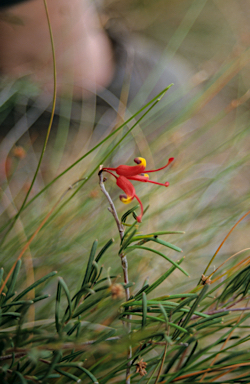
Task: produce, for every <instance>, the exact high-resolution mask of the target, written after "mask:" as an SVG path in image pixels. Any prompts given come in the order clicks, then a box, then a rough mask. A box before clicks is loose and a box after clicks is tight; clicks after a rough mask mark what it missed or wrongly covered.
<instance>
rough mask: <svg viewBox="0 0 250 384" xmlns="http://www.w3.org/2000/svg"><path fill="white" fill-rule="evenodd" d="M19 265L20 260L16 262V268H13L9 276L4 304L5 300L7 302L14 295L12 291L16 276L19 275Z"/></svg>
mask: <svg viewBox="0 0 250 384" xmlns="http://www.w3.org/2000/svg"><path fill="white" fill-rule="evenodd" d="M21 264H22V261H21V260H18V262H17V264H16V266H15V269H14V271H13V273H12V275H11V280H10V284H9V286H8V291H7V294H6V297H5V300H4V302H6V301H7V300H9V298H10V297H11V296H12V295H13V293H14V289H15V285H16V281H17V276H18V274H19V271H20V268H21Z"/></svg>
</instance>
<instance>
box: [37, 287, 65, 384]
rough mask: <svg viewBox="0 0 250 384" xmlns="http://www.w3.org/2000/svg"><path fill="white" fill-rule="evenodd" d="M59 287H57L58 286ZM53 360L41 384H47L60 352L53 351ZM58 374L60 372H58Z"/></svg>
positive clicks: (59, 357) (58, 359)
mask: <svg viewBox="0 0 250 384" xmlns="http://www.w3.org/2000/svg"><path fill="white" fill-rule="evenodd" d="M58 286H59V285H58ZM53 355H54V356H53V359H52V361H51V364H50V365H49V367H48V369H47V371H46V373H45V375H44V376H43V378H42V383H43V384H45V383H46V382H47V380H46V379H47V378H48V377H49V376H50V375H51V373H52V371H53V370H54V369H55V367H56V365H57V363H58V362H59V361H60V360H61V358H62V354H61V352H60V351H54V352H53ZM59 373H60V372H59Z"/></svg>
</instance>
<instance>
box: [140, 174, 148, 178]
mask: <svg viewBox="0 0 250 384" xmlns="http://www.w3.org/2000/svg"><path fill="white" fill-rule="evenodd" d="M141 175H142V176H144V177H146V178H147V179H149V175H148V174H147V173H142V174H141Z"/></svg>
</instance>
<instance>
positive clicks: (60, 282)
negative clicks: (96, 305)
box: [58, 277, 72, 323]
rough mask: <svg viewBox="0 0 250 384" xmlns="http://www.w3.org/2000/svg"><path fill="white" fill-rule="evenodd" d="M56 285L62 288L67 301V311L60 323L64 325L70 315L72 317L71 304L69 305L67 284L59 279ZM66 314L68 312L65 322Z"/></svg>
mask: <svg viewBox="0 0 250 384" xmlns="http://www.w3.org/2000/svg"><path fill="white" fill-rule="evenodd" d="M58 283H59V284H60V285H61V286H62V288H63V290H64V292H65V295H66V298H67V301H68V307H67V309H66V311H65V314H64V316H63V319H62V323H64V322H65V321H68V320H69V319H70V318H71V315H72V304H71V299H70V293H69V289H68V287H67V284H66V283H65V281H64V280H63V278H62V277H59V282H58ZM67 312H68V317H67V320H66V315H67Z"/></svg>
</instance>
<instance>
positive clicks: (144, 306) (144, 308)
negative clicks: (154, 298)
mask: <svg viewBox="0 0 250 384" xmlns="http://www.w3.org/2000/svg"><path fill="white" fill-rule="evenodd" d="M147 310H148V308H147V296H146V293H145V292H142V323H141V327H142V329H143V328H145V326H146V322H147Z"/></svg>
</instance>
